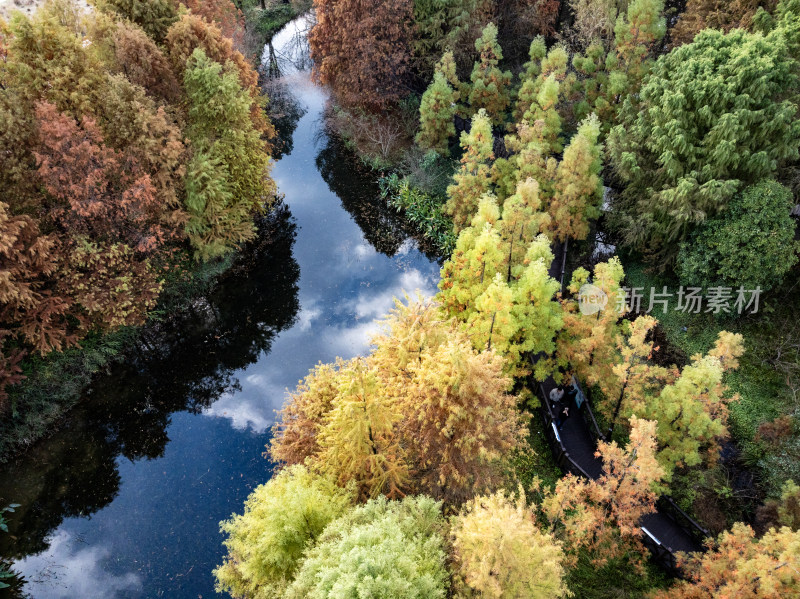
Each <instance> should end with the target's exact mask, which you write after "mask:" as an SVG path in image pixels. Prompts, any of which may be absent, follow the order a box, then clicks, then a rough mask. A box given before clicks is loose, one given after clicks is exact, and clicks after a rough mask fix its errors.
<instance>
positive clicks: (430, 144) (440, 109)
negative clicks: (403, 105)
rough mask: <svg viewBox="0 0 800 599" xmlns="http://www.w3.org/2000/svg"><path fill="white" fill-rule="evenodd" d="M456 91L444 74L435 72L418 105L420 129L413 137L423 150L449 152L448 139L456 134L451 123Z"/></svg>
mask: <svg viewBox="0 0 800 599" xmlns="http://www.w3.org/2000/svg"><path fill="white" fill-rule="evenodd" d="M455 102H456V92H454V91H453V88H452V87H450V84H449V83H448V82H447V79H446V78H445V75H444V74H442V73H440V72H436V73H434V75H433V81H432V82H431V84H430V86H428V89H426V90H425V93H424V94H422V102H421V103H420V107H419V125H420V130H419V132H418V133H417V136H416V138H415V140H416V142H417V145H418V146H419V147H420V148H422V149H423V150H434V151H435V152H436V153H437V154H439V155H441V156H447V155H448V154H449V153H450V152H449V147H448V144H449V140H450V138H451V137H452V136H454V135H455V134H456V127H455V125H454V124H453V117H454V115H455Z"/></svg>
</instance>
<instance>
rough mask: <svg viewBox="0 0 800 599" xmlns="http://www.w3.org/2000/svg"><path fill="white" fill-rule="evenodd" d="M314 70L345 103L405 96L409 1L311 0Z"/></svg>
mask: <svg viewBox="0 0 800 599" xmlns="http://www.w3.org/2000/svg"><path fill="white" fill-rule="evenodd" d="M314 8H315V10H316V15H317V24H316V25H315V26H314V28H313V29H312V30H311V32H310V34H309V38H308V41H309V44H310V45H311V56H312V58H313V59H314V73H315V75H316V77H317V78H318V79H319V81H321V82H322V83H325V84H327V85H330V86H331V87H332V88H333V91H334V93H335V94H336V96H337V98H339V100H340V101H341V102H343V103H345V104H351V105H360V106H366V107H369V108H377V109H379V108H385V107H386V106H387V105H389V104H391V103H392V102H396V101H397V100H399V99H400V98H402V97H403V96H405V95H406V93H407V92H406V84H407V78H408V76H409V75H410V69H411V59H412V56H411V42H412V38H411V36H412V30H411V22H412V20H411V15H412V10H413V7H412V2H411V0H398V1H391V0H380V1H378V2H372V3H363V2H359V1H357V0H315V1H314Z"/></svg>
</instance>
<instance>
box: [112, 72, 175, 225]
mask: <svg viewBox="0 0 800 599" xmlns="http://www.w3.org/2000/svg"><path fill="white" fill-rule="evenodd" d="M97 113H98V115H99V116H98V124H99V125H100V127H101V129H102V130H103V139H104V141H105V143H106V144H107V145H109V146H111V147H112V148H114V149H115V150H116V151H118V152H121V153H122V155H123V156H124V157H125V160H126V161H129V162H131V163H134V164H136V165H138V168H140V169H141V171H142V172H143V173H146V174H147V175H148V176H149V177H150V183H151V184H152V186H153V189H154V193H155V194H156V201H157V202H158V203H159V204H160V205H161V206H162V213H161V216H160V219H161V221H162V224H163V225H164V226H165V229H166V230H165V232H164V234H165V236H166V237H167V238H181V239H182V238H183V227H184V224H185V222H186V212H185V211H184V207H183V201H182V195H183V192H184V182H185V175H186V169H185V167H184V163H185V161H186V158H187V156H186V146H185V145H184V133H183V131H182V130H181V128H180V126H179V124H178V122H177V119H176V118H175V116H174V113H173V112H172V111H168V110H167V109H166V108H165V107H164V106H159V105H158V104H157V103H156V101H155V100H154V99H153V98H151V97H149V96H147V95H146V93H145V91H144V89H142V88H141V87H139V86H138V85H134V84H132V83H131V82H130V81H129V80H128V79H126V78H125V77H124V76H123V75H122V74H116V75H110V76H109V77H108V79H107V82H106V88H105V89H104V90H103V93H102V94H101V96H100V100H99V106H98V107H97Z"/></svg>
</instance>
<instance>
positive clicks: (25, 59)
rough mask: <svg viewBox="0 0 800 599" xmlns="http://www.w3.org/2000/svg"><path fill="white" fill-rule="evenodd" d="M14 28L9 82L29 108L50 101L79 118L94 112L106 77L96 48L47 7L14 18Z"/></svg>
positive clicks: (11, 25)
mask: <svg viewBox="0 0 800 599" xmlns="http://www.w3.org/2000/svg"><path fill="white" fill-rule="evenodd" d="M45 8H46V6H45ZM10 30H11V43H10V44H9V46H8V56H7V64H6V65H5V69H6V70H7V74H8V80H7V82H6V83H7V86H8V87H12V88H13V89H14V90H15V92H16V94H17V97H18V100H19V101H22V103H23V106H24V107H25V109H26V110H30V112H31V113H32V112H33V105H34V103H35V102H37V101H41V100H44V101H46V102H50V103H52V104H55V106H56V108H57V109H58V110H59V111H60V112H63V113H65V114H68V115H70V116H72V117H73V118H80V117H81V116H84V115H92V114H93V110H94V107H95V106H96V104H97V96H98V94H99V93H100V92H101V90H102V89H103V87H104V85H103V84H104V79H105V75H104V73H103V66H102V63H101V62H100V61H99V60H98V58H97V56H96V55H95V54H94V53H93V52H92V47H91V46H89V47H88V48H85V47H84V46H83V45H82V43H81V38H80V37H79V36H77V35H75V33H73V32H72V31H70V30H69V29H67V28H66V27H63V26H61V25H60V24H59V23H58V21H57V20H56V19H55V18H52V16H51V15H49V14H48V13H47V11H46V10H40V11H37V12H36V13H35V14H34V15H33V16H32V17H31V18H24V17H19V18H16V19H13V20H12V21H11V23H10ZM4 87H5V86H4Z"/></svg>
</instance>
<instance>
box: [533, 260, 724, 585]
mask: <svg viewBox="0 0 800 599" xmlns="http://www.w3.org/2000/svg"><path fill="white" fill-rule="evenodd" d="M566 249H567V248H566V244H562V245H556V246H555V247H554V248H553V250H554V254H555V259H554V260H553V263H552V265H551V266H550V276H552V277H553V278H555V279H556V280H559V281H561V286H562V290H563V286H564V272H565V271H566V268H565V267H566ZM574 382H575V385H576V387H577V388H578V390H579V393H578V395H577V398H574V399H571V400H570V408H571V410H572V413H573V414H574V416H572V417H570V418H567V420H566V421H565V422H564V424H563V426H562V427H561V430H560V431H559V430H557V429H556V424H555V415H554V414H553V413H552V410H551V408H550V402H549V401H548V397H549V395H550V391H551V390H552V389H553V388H554V387H555V386H556V383H555V381H554V380H553V379H552V378H548V379H547V380H545V381H544V382H542V383H537V382H535V381H532V387H533V388H534V389H537V392H538V395H539V400H540V403H541V406H540V408H539V412H540V415H541V417H542V421H543V423H544V432H545V436H546V437H547V441H548V443H549V445H550V450H551V451H552V452H553V456H554V458H555V460H556V463H557V464H558V467H559V468H561V471H562V472H564V473H568V472H569V473H572V474H574V475H575V476H583V477H586V478H590V479H597V478H599V477H600V476H601V475H602V473H603V462H602V460H601V459H600V458H599V457H597V456H596V455H595V453H596V450H597V442H598V441H605V440H606V439H605V436H604V435H603V433H602V432H601V431H600V427H599V426H598V425H597V420H596V419H595V416H594V412H593V411H592V408H591V405H590V404H589V401H588V400H587V399H584V398H585V397H586V395H585V394H584V393H583V391H582V390H581V388H580V384H579V383H578V382H577V381H574ZM576 399H577V402H578V403H580V405H576ZM656 508H657V510H656V511H655V512H654V513H652V514H648V515H646V516H644V517H643V518H642V519H641V520H640V521H639V526H640V528H641V530H642V541H643V543H644V544H645V546H646V547H647V548H648V549H649V550H650V552H651V553H652V555H653V560H654V561H655V562H656V563H658V564H659V565H661V566H662V567H664V568H665V569H666V570H667V571H668V572H670V573H671V574H673V575H676V576H680V575H681V572H680V570H679V569H678V567H677V564H676V554H677V553H678V552H687V553H688V552H692V551H705V547H704V545H703V541H704V539H705V538H706V537H709V536H710V533H709V532H708V531H707V530H705V529H704V528H703V527H702V526H700V525H699V524H698V523H697V522H695V521H694V520H693V519H692V518H691V517H690V516H689V515H688V514H686V513H685V512H684V511H683V510H681V509H680V508H679V507H678V506H677V505H676V504H675V502H674V501H673V500H672V499H671V498H670V497H667V496H662V497H660V498H659V500H658V502H657V503H656Z"/></svg>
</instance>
